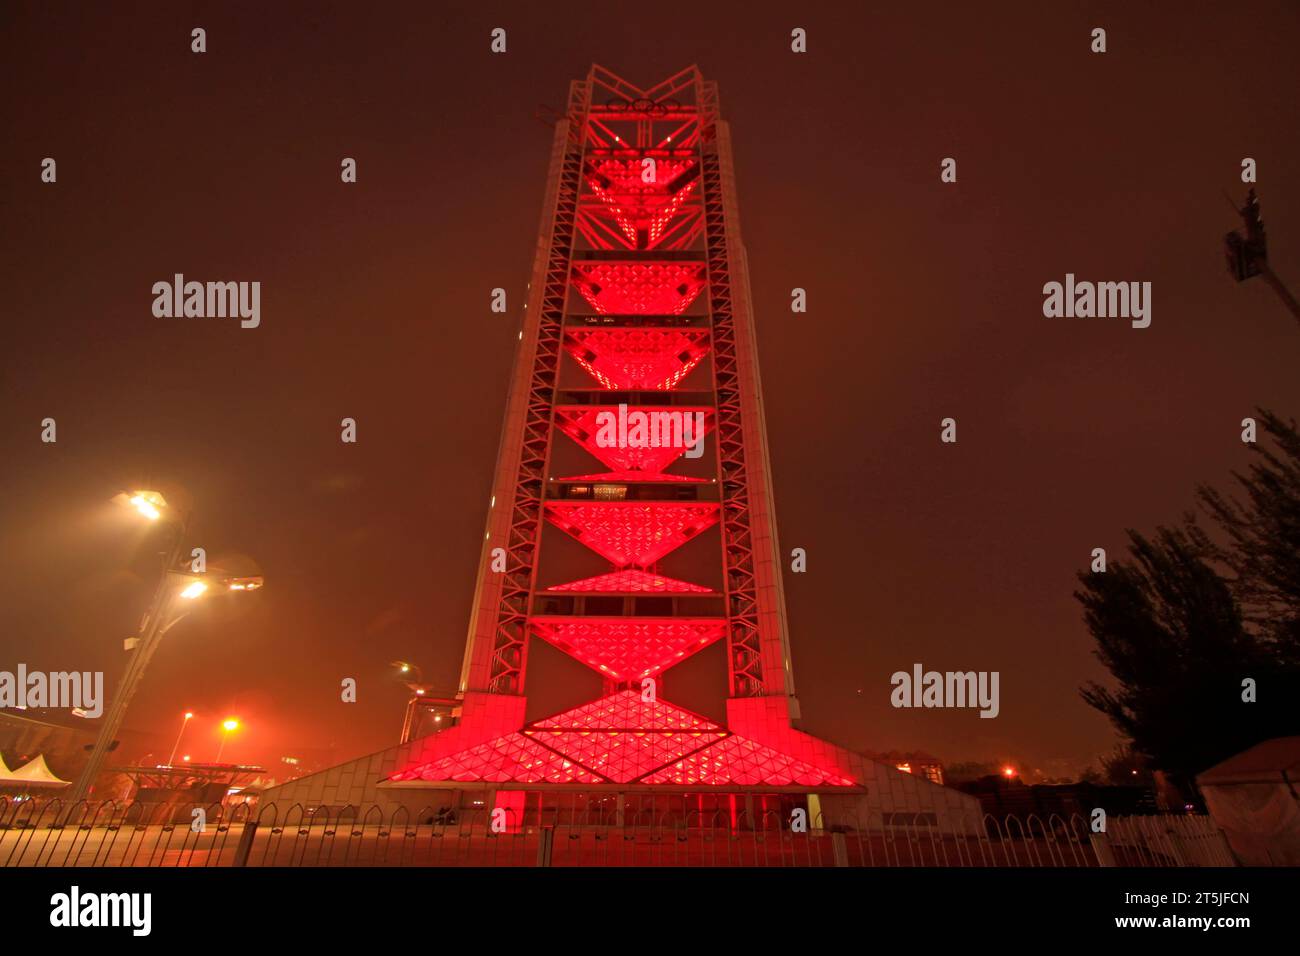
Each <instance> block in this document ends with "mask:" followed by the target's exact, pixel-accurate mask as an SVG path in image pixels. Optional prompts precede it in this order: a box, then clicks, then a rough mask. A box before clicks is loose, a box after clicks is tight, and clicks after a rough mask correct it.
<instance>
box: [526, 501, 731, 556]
mask: <svg viewBox="0 0 1300 956" xmlns="http://www.w3.org/2000/svg"><path fill="white" fill-rule="evenodd" d="M546 517H547V519H548V520H549V521H550V522H551V523H552V524H554V525H555V526H556V527H558V528H562V529H563V530H564V531H566V532H568V533H569V534H570V535H572V536H573V537H574V538H577V539H578V540H579V541H581V542H582V543H583V544H585V545H586V546H587V547H589V548H591V549H592V550H593V551H595V552H596V553H597V554H599V555H601V556H603V557H605V558H606V559H608V560H609V561H610V562H611V563H612V564H614V565H615V566H616V567H618V568H624V567H627V566H628V565H638V566H640V567H645V566H647V565H650V564H653V563H654V562H656V561H658V560H659V559H660V558H662V557H663V556H664V555H665V554H668V553H669V552H670V551H674V550H676V549H677V548H680V547H681V546H682V545H683V544H685V543H686V542H687V541H689V540H690V539H691V538H693V537H695V536H696V535H697V534H699V533H700V532H701V531H704V530H705V529H706V528H709V527H711V526H712V525H713V524H714V523H716V522H717V520H718V505H717V503H716V502H695V501H691V502H684V501H683V502H678V501H655V502H640V501H602V502H590V503H588V502H568V501H550V502H547V504H546Z"/></svg>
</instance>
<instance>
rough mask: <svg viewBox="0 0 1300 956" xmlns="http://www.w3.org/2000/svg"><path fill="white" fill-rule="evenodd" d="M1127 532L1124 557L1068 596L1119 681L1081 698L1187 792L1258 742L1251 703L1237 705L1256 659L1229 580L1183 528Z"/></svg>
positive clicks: (1093, 687) (1094, 687)
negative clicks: (1194, 781)
mask: <svg viewBox="0 0 1300 956" xmlns="http://www.w3.org/2000/svg"><path fill="white" fill-rule="evenodd" d="M1128 534H1129V540H1130V545H1129V551H1130V553H1131V559H1130V560H1127V561H1124V560H1120V561H1112V562H1111V564H1110V567H1109V568H1108V569H1107V570H1106V571H1105V572H1102V573H1095V574H1094V573H1087V572H1084V573H1081V574H1080V575H1079V580H1080V583H1081V584H1082V586H1083V587H1082V589H1081V590H1080V591H1076V592H1075V597H1076V598H1077V599H1078V600H1079V601H1080V603H1082V605H1083V608H1084V621H1085V623H1086V624H1087V626H1088V630H1089V631H1091V633H1092V635H1093V637H1094V639H1095V640H1096V641H1097V651H1096V654H1097V657H1098V658H1099V659H1100V660H1101V662H1102V663H1103V664H1104V665H1105V666H1106V669H1107V670H1109V671H1110V672H1111V674H1112V675H1113V676H1114V677H1115V680H1116V682H1117V684H1118V687H1117V688H1116V689H1114V690H1112V689H1110V688H1107V687H1103V686H1102V685H1100V684H1097V683H1092V684H1089V685H1088V686H1086V687H1085V688H1083V690H1082V694H1083V699H1084V700H1085V701H1087V703H1088V704H1089V705H1091V706H1093V707H1095V708H1096V709H1097V710H1100V711H1101V712H1102V713H1104V714H1105V715H1106V716H1107V717H1109V718H1110V720H1111V723H1112V724H1114V726H1115V728H1116V729H1117V730H1118V731H1119V732H1120V733H1121V734H1122V735H1123V736H1124V737H1126V738H1127V739H1128V740H1130V741H1131V742H1132V747H1133V750H1134V751H1135V752H1136V753H1138V754H1140V755H1143V756H1145V757H1147V758H1149V759H1150V761H1151V763H1152V765H1153V766H1155V767H1156V768H1158V769H1162V770H1166V771H1168V772H1169V773H1170V774H1171V775H1173V776H1174V777H1175V778H1176V779H1177V781H1178V782H1179V783H1180V784H1181V785H1183V786H1186V785H1188V784H1190V782H1191V778H1192V777H1194V776H1195V774H1197V773H1199V772H1200V771H1201V770H1204V769H1205V768H1206V767H1208V766H1210V765H1212V764H1213V763H1215V762H1217V761H1218V760H1221V759H1223V758H1224V757H1227V756H1229V755H1231V754H1233V753H1236V752H1237V751H1238V750H1240V749H1242V748H1243V747H1244V746H1248V745H1249V744H1251V743H1255V742H1256V741H1258V740H1260V739H1263V738H1262V737H1261V736H1260V732H1261V731H1260V727H1259V720H1258V718H1259V716H1260V711H1259V709H1258V705H1256V707H1255V709H1251V708H1250V707H1249V706H1248V705H1244V704H1243V703H1242V700H1241V692H1242V691H1241V682H1242V680H1243V679H1244V678H1246V677H1251V676H1256V679H1258V677H1257V675H1258V674H1260V673H1261V670H1260V669H1261V666H1262V661H1261V657H1260V654H1259V648H1258V646H1257V644H1256V642H1255V641H1253V640H1252V638H1251V636H1250V634H1248V633H1247V631H1246V629H1245V627H1244V625H1243V621H1242V617H1241V611H1240V608H1239V606H1238V603H1237V600H1236V598H1235V597H1234V596H1233V593H1232V590H1231V588H1229V586H1228V583H1227V581H1225V580H1224V579H1223V578H1222V577H1220V576H1219V574H1218V573H1216V571H1215V570H1214V568H1213V567H1211V566H1210V564H1209V563H1208V562H1207V561H1206V560H1205V558H1204V553H1203V551H1202V549H1201V548H1200V546H1199V545H1198V544H1197V542H1196V541H1195V540H1193V538H1192V536H1191V535H1189V534H1188V533H1187V531H1186V530H1185V529H1182V528H1174V529H1171V528H1164V527H1162V528H1158V529H1157V531H1156V533H1155V535H1154V537H1153V538H1151V539H1147V538H1146V537H1144V536H1143V535H1141V534H1139V533H1137V532H1136V531H1129V532H1128ZM1270 710H1271V708H1270ZM1265 736H1272V734H1265Z"/></svg>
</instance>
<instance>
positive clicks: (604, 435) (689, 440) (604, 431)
mask: <svg viewBox="0 0 1300 956" xmlns="http://www.w3.org/2000/svg"><path fill="white" fill-rule="evenodd" d="M555 420H556V423H557V424H558V425H559V426H560V429H561V431H563V432H564V433H565V434H566V435H568V436H569V437H570V438H572V439H573V440H574V441H576V442H577V443H578V444H579V445H581V446H582V447H583V448H585V449H587V451H589V452H591V454H593V455H595V456H596V457H597V458H599V459H600V460H601V461H602V462H604V463H605V464H606V465H608V466H609V467H610V468H615V469H618V470H619V471H626V472H638V473H640V472H645V473H647V475H648V476H649V477H653V476H655V475H657V474H658V473H659V472H661V471H663V470H664V469H665V468H667V467H668V466H669V465H671V464H672V463H673V462H674V461H676V460H677V459H678V458H680V457H681V456H682V455H684V454H685V453H686V452H687V450H688V449H690V450H695V448H696V447H697V446H698V443H699V442H702V441H703V439H704V436H705V435H707V434H708V433H709V431H710V430H711V429H712V427H713V409H711V408H706V407H703V406H699V407H697V406H690V405H682V406H671V407H670V406H665V407H662V408H659V407H652V406H645V405H638V406H634V407H632V408H627V407H626V406H625V407H623V408H622V409H620V407H619V406H617V405H578V406H573V405H564V406H560V407H558V408H556V409H555Z"/></svg>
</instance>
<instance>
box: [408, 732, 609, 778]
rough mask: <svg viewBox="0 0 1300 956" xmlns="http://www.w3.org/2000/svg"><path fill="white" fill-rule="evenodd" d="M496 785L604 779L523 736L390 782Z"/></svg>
mask: <svg viewBox="0 0 1300 956" xmlns="http://www.w3.org/2000/svg"><path fill="white" fill-rule="evenodd" d="M389 779H390V780H394V781H409V780H428V781H437V780H458V781H464V782H472V781H480V780H483V781H489V782H492V783H598V782H600V780H601V778H600V777H599V776H597V775H595V774H593V773H591V772H590V771H588V770H586V769H585V768H583V767H580V766H578V765H577V764H575V763H574V762H573V761H572V760H569V759H567V758H565V757H564V756H562V755H560V754H557V753H556V752H555V751H553V750H548V749H547V748H546V747H542V746H539V745H538V744H537V743H535V742H534V741H533V740H531V739H530V738H528V737H526V736H524V735H523V734H506V735H505V736H504V737H498V738H496V739H495V740H489V741H488V742H487V743H483V744H479V745H478V746H476V747H470V748H469V749H468V750H462V751H461V752H460V753H455V754H451V755H450V756H447V757H443V758H442V759H440V760H433V761H430V762H429V763H425V764H420V765H418V766H416V767H412V768H410V769H408V770H403V771H401V772H400V773H395V774H393V776H391V777H390V778H389Z"/></svg>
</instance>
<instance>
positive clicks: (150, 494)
mask: <svg viewBox="0 0 1300 956" xmlns="http://www.w3.org/2000/svg"><path fill="white" fill-rule="evenodd" d="M113 500H114V501H115V502H117V503H118V504H121V505H129V506H130V507H132V508H134V509H135V510H136V511H138V512H139V513H140V514H141V515H142V516H144V517H145V518H147V519H149V520H150V521H157V520H158V519H159V518H161V517H162V516H163V511H164V510H166V508H167V499H166V498H164V497H163V496H162V494H161V493H160V492H157V491H144V490H141V491H124V492H122V493H121V494H119V495H114V497H113Z"/></svg>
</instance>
